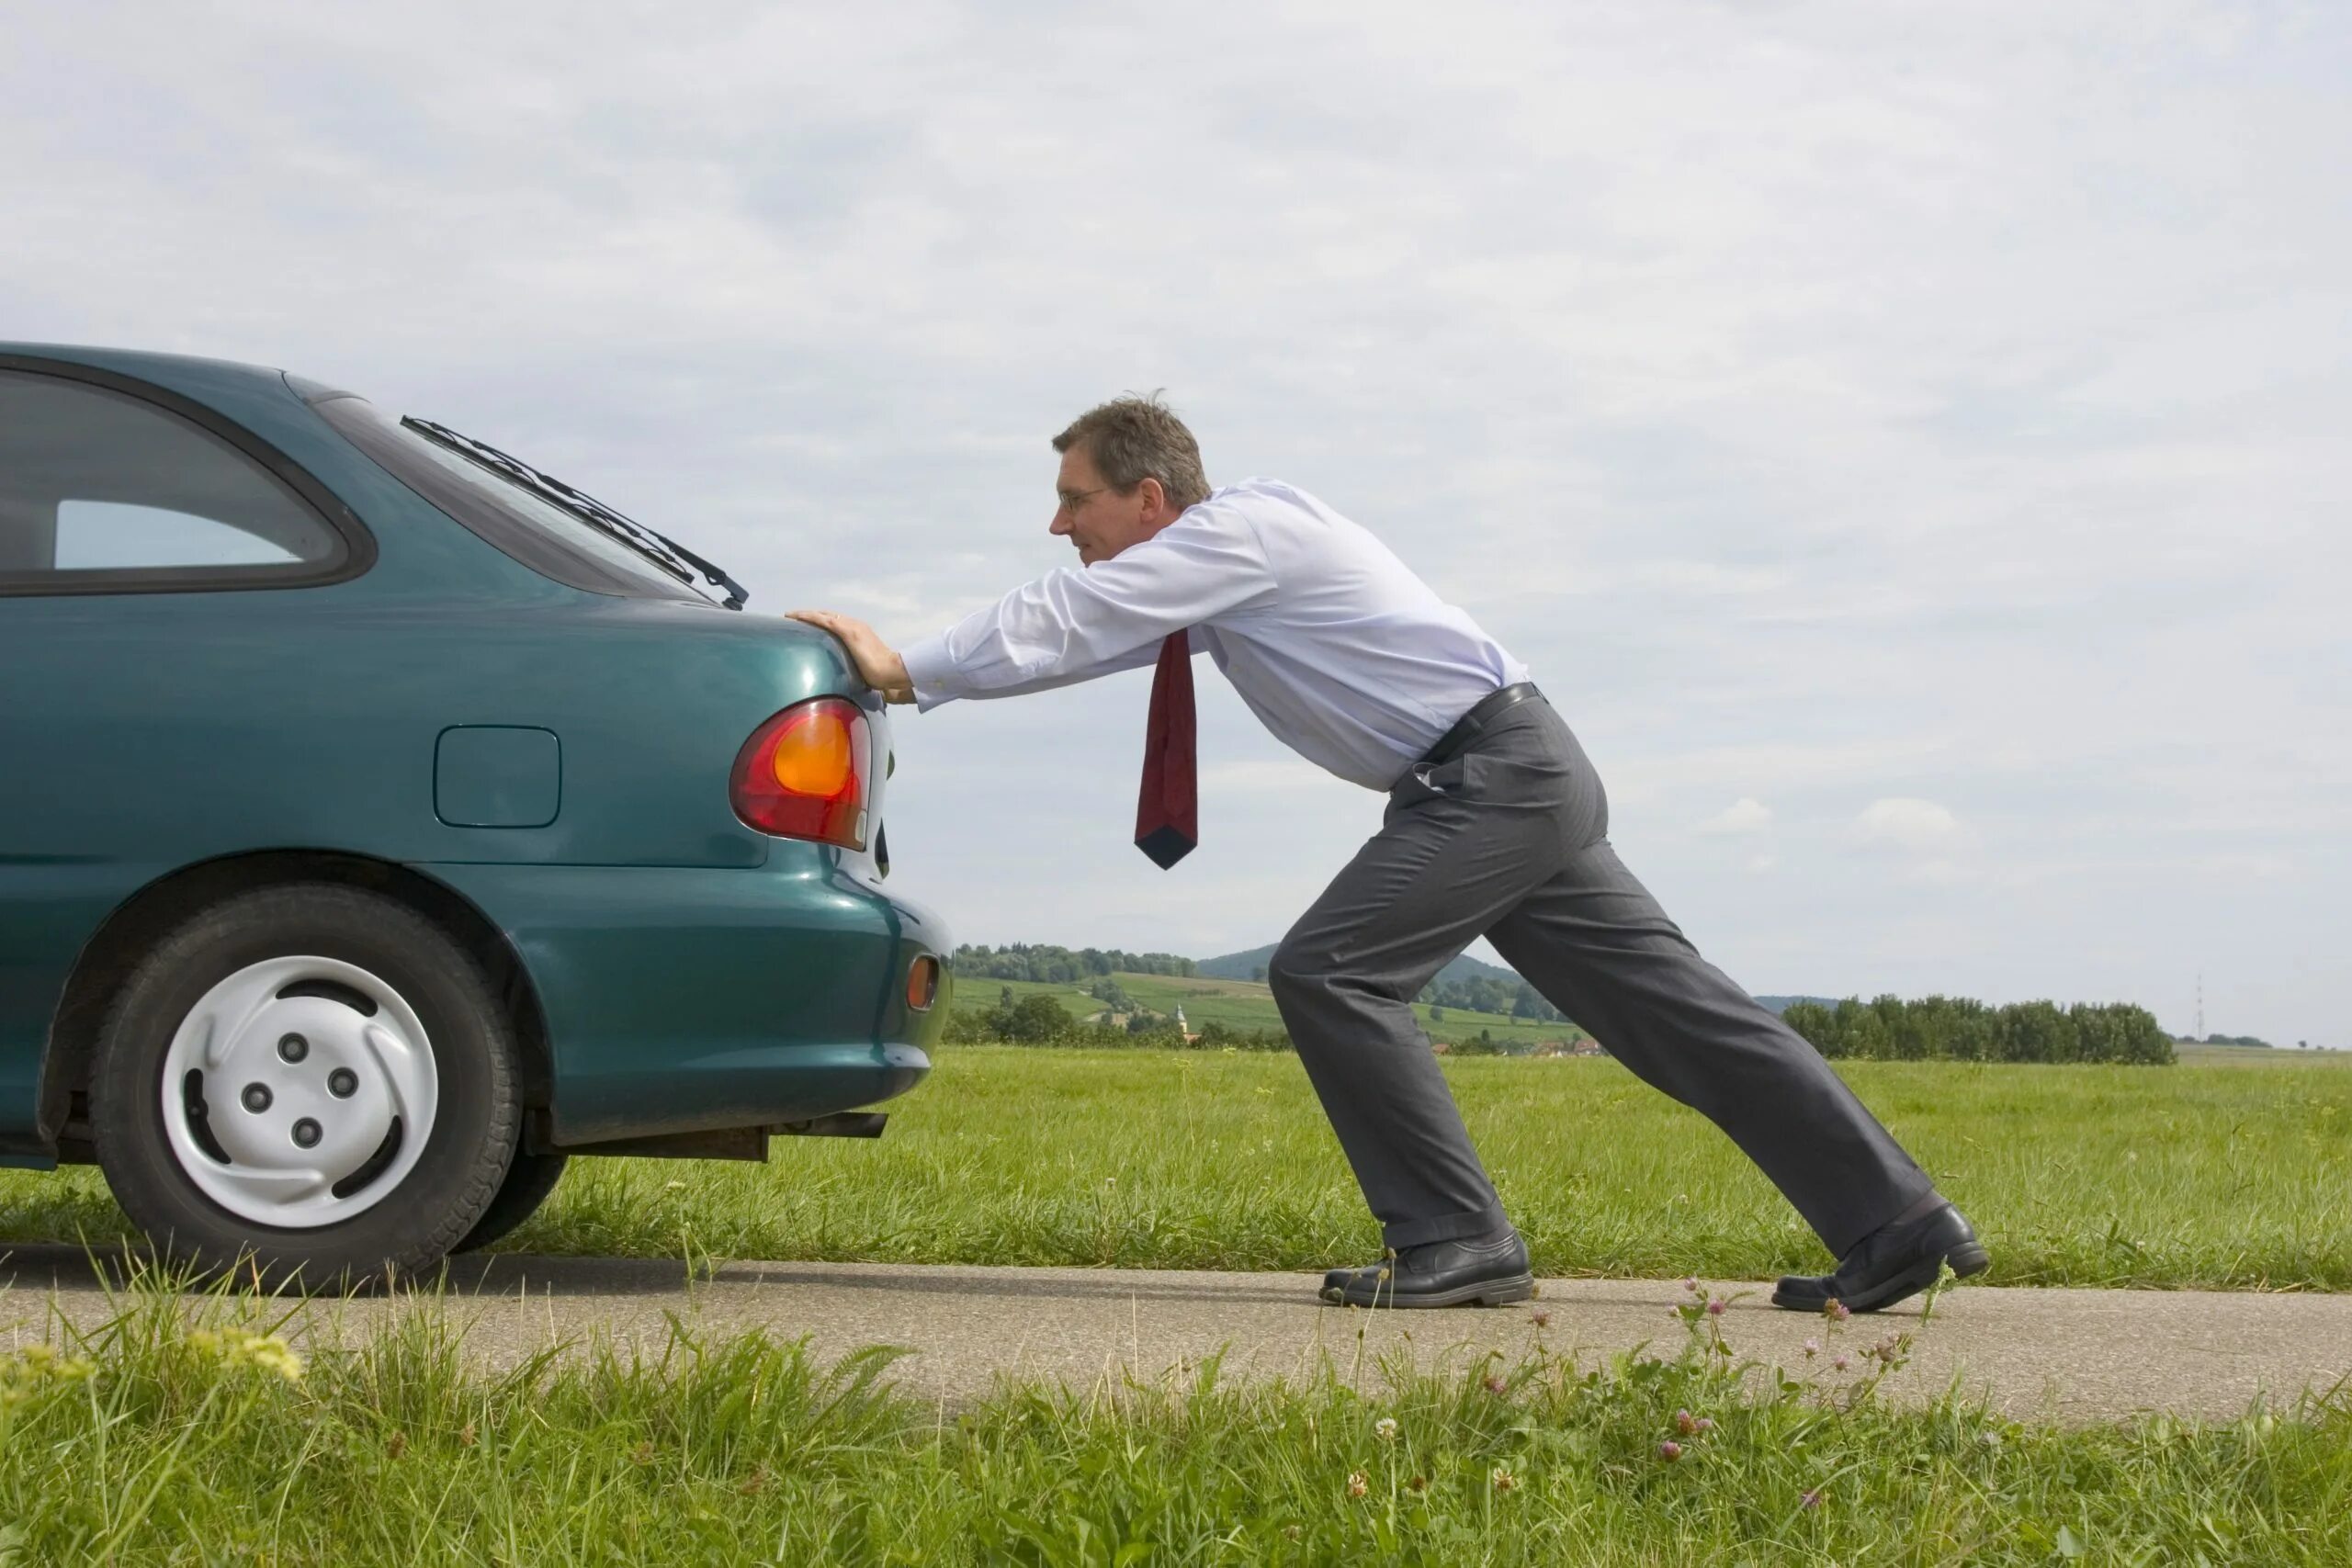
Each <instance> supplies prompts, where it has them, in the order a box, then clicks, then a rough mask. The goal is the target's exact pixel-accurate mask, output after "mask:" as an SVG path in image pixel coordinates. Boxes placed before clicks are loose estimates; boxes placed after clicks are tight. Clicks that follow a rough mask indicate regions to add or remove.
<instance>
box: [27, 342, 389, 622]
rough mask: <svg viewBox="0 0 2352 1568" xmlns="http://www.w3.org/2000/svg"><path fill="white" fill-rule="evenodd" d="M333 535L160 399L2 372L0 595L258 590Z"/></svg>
mask: <svg viewBox="0 0 2352 1568" xmlns="http://www.w3.org/2000/svg"><path fill="white" fill-rule="evenodd" d="M348 548H349V547H348V546H347V545H346V544H345V540H344V538H343V536H342V535H341V534H339V533H338V532H337V531H336V530H335V529H334V528H333V527H332V526H330V525H328V523H327V522H326V520H325V519H324V518H322V517H321V516H320V515H319V513H317V512H316V511H314V510H313V509H312V508H311V506H310V505H309V504H308V503H307V502H304V501H302V500H301V498H300V497H299V496H297V495H295V494H294V493H293V491H290V490H289V489H288V488H287V486H286V485H285V484H284V483H283V482H282V481H280V480H279V479H277V476H275V475H273V474H271V473H270V472H269V471H268V470H266V468H262V467H261V466H260V465H259V464H257V463H256V462H254V460H253V459H252V458H251V457H247V456H246V455H245V454H244V453H243V452H240V451H238V450H237V449H236V448H235V447H233V446H230V445H229V444H228V443H227V442H225V441H223V440H221V439H220V437H218V436H216V435H214V434H211V433H210V432H209V431H206V430H204V429H201V428H199V427H198V425H196V424H195V423H192V422H190V421H188V420H187V419H183V418H182V417H180V416H179V415H177V414H175V413H172V412H168V411H166V410H164V409H162V408H159V407H157V406H156V405H154V404H153V403H150V402H146V401H144V400H141V399H139V398H135V397H131V396H130V395H128V394H126V393H122V392H117V391H113V390H111V389H107V388H103V387H96V386H91V385H88V384H86V383H85V382H80V381H74V380H69V379H66V378H62V377H57V376H44V375H38V374H33V373H30V372H23V371H13V370H0V592H14V593H27V592H30V593H42V592H135V591H138V590H141V589H147V588H194V587H207V586H217V587H222V588H234V587H241V586H254V587H261V586H268V585H272V584H277V583H283V582H286V581H288V580H297V581H299V580H308V579H314V578H317V577H319V576H321V575H322V574H323V573H325V572H327V571H331V570H334V568H335V567H336V566H338V565H339V564H340V563H341V562H342V561H343V560H344V558H345V556H346V554H347V552H348Z"/></svg>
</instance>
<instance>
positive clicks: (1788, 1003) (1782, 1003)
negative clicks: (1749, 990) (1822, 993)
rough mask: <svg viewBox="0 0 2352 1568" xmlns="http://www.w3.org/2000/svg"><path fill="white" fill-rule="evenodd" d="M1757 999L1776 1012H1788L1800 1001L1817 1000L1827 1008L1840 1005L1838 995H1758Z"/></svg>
mask: <svg viewBox="0 0 2352 1568" xmlns="http://www.w3.org/2000/svg"><path fill="white" fill-rule="evenodd" d="M1756 999H1757V1000H1758V1001H1759V1002H1762V1003H1763V1004H1764V1005H1765V1006H1766V1007H1768V1008H1770V1009H1771V1010H1773V1011H1774V1012H1786V1011H1788V1010H1789V1009H1790V1008H1791V1007H1792V1005H1794V1004H1795V1003H1798V1002H1817V1003H1819V1004H1820V1005H1821V1006H1823V1007H1826V1008H1834V1007H1836V1006H1837V1005H1838V998H1836V997H1758V998H1756Z"/></svg>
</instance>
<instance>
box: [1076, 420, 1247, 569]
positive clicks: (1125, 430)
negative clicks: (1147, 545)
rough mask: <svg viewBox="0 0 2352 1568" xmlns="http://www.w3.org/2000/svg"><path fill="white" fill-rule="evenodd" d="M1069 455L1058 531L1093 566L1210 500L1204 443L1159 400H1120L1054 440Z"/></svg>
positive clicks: (1078, 421) (1080, 557)
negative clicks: (1202, 447) (1203, 460)
mask: <svg viewBox="0 0 2352 1568" xmlns="http://www.w3.org/2000/svg"><path fill="white" fill-rule="evenodd" d="M1054 450H1055V451H1057V452H1059V453H1060V454H1061V455H1062V468H1061V474H1060V476H1059V477H1058V478H1057V479H1056V480H1055V483H1054V489H1055V491H1056V494H1057V499H1058V502H1059V504H1058V505H1057V506H1056V507H1055V509H1054V523H1053V531H1054V532H1055V533H1057V534H1060V535H1066V536H1069V541H1070V542H1071V543H1072V544H1074V545H1076V546H1077V547H1078V558H1079V560H1080V563H1081V564H1083V565H1086V566H1092V565H1094V564H1095V563H1096V562H1097V561H1106V560H1109V559H1110V558H1112V557H1113V556H1115V555H1117V554H1118V553H1119V552H1120V551H1122V550H1124V549H1125V548H1126V547H1128V546H1130V545H1136V544H1140V543H1142V542H1143V541H1144V540H1146V539H1148V538H1150V537H1151V536H1153V535H1154V534H1157V533H1159V531H1160V530H1161V529H1162V528H1165V527H1167V526H1168V525H1170V523H1173V522H1175V521H1176V519H1177V518H1178V517H1180V516H1182V514H1183V512H1184V509H1185V508H1186V507H1188V506H1191V505H1193V504H1194V503H1195V502H1202V501H1205V500H1207V499H1208V493H1209V481H1208V477H1207V476H1206V475H1205V474H1204V473H1203V472H1202V471H1201V448H1200V445H1199V444H1198V443H1197V442H1195V441H1194V440H1193V433H1192V432H1191V431H1189V430H1187V429H1185V428H1184V422H1183V421H1182V420H1181V419H1178V418H1177V417H1176V416H1175V415H1174V414H1173V413H1171V412H1169V410H1168V407H1167V405H1166V404H1164V403H1162V402H1161V401H1160V400H1159V399H1158V398H1157V397H1149V398H1114V399H1113V400H1111V401H1109V402H1107V403H1104V404H1103V405H1102V406H1101V407H1100V408H1091V409H1089V410H1087V411H1086V412H1084V413H1082V414H1080V415H1079V416H1078V418H1076V419H1075V420H1072V421H1071V422H1070V426H1069V429H1068V430H1065V431H1063V432H1062V433H1061V434H1059V435H1057V436H1055V437H1054Z"/></svg>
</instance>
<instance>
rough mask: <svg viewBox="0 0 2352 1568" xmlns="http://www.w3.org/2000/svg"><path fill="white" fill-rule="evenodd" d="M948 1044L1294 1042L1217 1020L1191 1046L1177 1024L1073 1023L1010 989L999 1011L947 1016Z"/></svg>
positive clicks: (1252, 1045)
mask: <svg viewBox="0 0 2352 1568" xmlns="http://www.w3.org/2000/svg"><path fill="white" fill-rule="evenodd" d="M942 1038H944V1040H945V1041H946V1042H947V1043H950V1044H973V1045H977V1044H1005V1045H1098V1046H1099V1045H1144V1046H1158V1047H1160V1048H1162V1049H1168V1050H1182V1049H1185V1048H1187V1047H1189V1048H1191V1049H1193V1050H1196V1051H1221V1050H1223V1049H1225V1048H1226V1047H1227V1046H1231V1047H1232V1048H1234V1049H1235V1050H1237V1051H1287V1050H1290V1049H1291V1048H1292V1047H1291V1043H1290V1036H1289V1035H1288V1034H1285V1033H1283V1032H1282V1031H1281V1030H1279V1029H1236V1028H1234V1027H1232V1026H1231V1025H1230V1024H1226V1023H1220V1022H1218V1021H1215V1020H1212V1021H1209V1022H1207V1023H1204V1024H1203V1025H1201V1028H1200V1032H1199V1034H1198V1036H1197V1037H1196V1038H1194V1039H1193V1040H1189V1041H1188V1040H1186V1039H1185V1038H1184V1036H1183V1035H1182V1034H1181V1033H1179V1032H1177V1029H1176V1021H1175V1020H1174V1019H1172V1018H1169V1017H1166V1016H1164V1015H1163V1014H1159V1013H1155V1012H1148V1011H1144V1010H1136V1011H1135V1012H1134V1013H1132V1014H1131V1015H1130V1016H1129V1017H1128V1019H1127V1021H1126V1022H1125V1024H1124V1025H1121V1024H1114V1023H1095V1022H1090V1021H1087V1020H1085V1019H1080V1018H1073V1017H1071V1016H1070V1013H1069V1009H1067V1008H1065V1007H1063V1006H1062V1005H1061V1003H1059V1002H1058V1001H1056V1000H1055V999H1054V998H1051V997H1048V996H1038V995H1032V996H1026V997H1023V998H1019V999H1018V1000H1015V999H1014V998H1013V995H1012V987H1009V986H1008V987H1002V988H1001V990H1000V991H999V993H998V995H997V1002H996V1006H994V1007H992V1008H989V1010H987V1011H985V1012H977V1011H970V1010H958V1011H954V1012H950V1013H949V1014H948V1015H947V1024H946V1028H945V1030H944V1032H943V1035H942Z"/></svg>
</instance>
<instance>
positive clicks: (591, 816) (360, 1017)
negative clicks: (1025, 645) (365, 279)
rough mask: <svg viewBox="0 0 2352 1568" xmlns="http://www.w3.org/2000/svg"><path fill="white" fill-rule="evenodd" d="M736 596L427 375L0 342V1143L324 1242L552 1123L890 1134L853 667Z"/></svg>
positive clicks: (471, 1210) (149, 1203)
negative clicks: (516, 447)
mask: <svg viewBox="0 0 2352 1568" xmlns="http://www.w3.org/2000/svg"><path fill="white" fill-rule="evenodd" d="M743 599H744V595H743V592H742V591H741V588H739V587H737V586H736V585H735V584H734V583H733V581H731V580H730V579H729V578H728V576H727V575H726V573H725V572H724V571H722V570H719V569H718V568H717V567H714V566H712V565H710V563H708V562H707V561H705V560H703V559H702V558H700V557H698V556H695V555H694V554H693V553H692V552H691V551H689V550H687V549H685V548H684V547H682V546H680V545H678V544H676V543H675V542H674V541H673V540H671V539H669V538H667V537H666V536H662V535H660V534H657V533H655V532H653V531H652V530H650V529H648V528H645V527H643V526H641V525H638V524H636V523H634V522H632V521H630V520H629V519H628V518H627V517H624V516H622V515H621V514H619V513H616V512H614V511H613V510H612V509H611V508H609V507H605V506H604V505H602V504H600V503H599V502H595V501H594V500H593V499H592V498H590V497H588V496H587V495H585V494H583V493H582V492H581V491H577V490H574V489H572V488H571V487H570V486H568V485H566V484H564V483H562V482H561V481H560V480H558V479H553V478H551V477H549V476H548V475H546V474H544V473H541V472H539V471H538V470H537V469H535V468H530V467H529V466H528V465H527V464H525V463H523V462H521V461H519V460H517V459H515V458H514V457H509V456H507V455H506V454H505V453H503V452H501V451H499V450H497V449H495V448H493V447H491V446H487V445H485V444H483V443H481V442H478V441H474V440H470V439H469V438H468V437H466V436H464V435H460V434H458V433H457V432H455V431H452V430H449V429H447V427H445V426H443V425H440V424H436V423H433V422H431V421H429V420H423V419H416V418H401V417H399V416H397V415H395V414H392V413H390V412H387V411H385V410H382V409H379V408H378V407H377V406H376V405H375V404H373V403H370V402H368V400H365V399H363V398H360V397H356V396H354V395H353V394H351V393H348V392H341V391H336V390H334V389H330V388H326V387H322V386H318V385H314V384H311V383H309V382H305V381H303V380H300V379H298V378H291V377H288V376H287V375H285V374H283V373H281V372H279V371H276V370H269V369H263V368H257V367H250V366H243V365H232V364H224V363H219V362H214V361H207V360H198V359H189V358H181V357H174V356H168V355H150V354H134V353H120V352H114V351H110V350H97V349H81V348H59V347H45V346H40V345H31V344H0V1164H6V1165H15V1166H30V1167H34V1168H51V1167H54V1166H56V1165H59V1164H61V1163H77V1162H82V1163H86V1162H95V1163H96V1164H97V1165H98V1166H99V1168H101V1169H102V1170H103V1171H104V1172H105V1175H106V1179H107V1184H108V1186H109V1187H110V1188H111V1189H112V1190H113V1192H114V1194H115V1196H116V1198H117V1199H118V1200H119V1201H120V1203H121V1205H122V1207H123V1209H124V1210H125V1211H126V1213H128V1214H129V1215H130V1218H131V1220H132V1221H133V1222H134V1223H135V1224H137V1225H138V1226H139V1227H140V1228H141V1230H142V1231H143V1232H144V1233H145V1234H146V1235H147V1236H148V1237H150V1238H151V1240H152V1241H153V1244H154V1245H155V1246H156V1247H158V1248H161V1249H163V1250H164V1251H165V1252H166V1253H168V1254H169V1255H171V1256H173V1257H175V1258H179V1259H183V1260H186V1261H187V1262H190V1263H192V1264H194V1265H196V1266H198V1267H199V1268H204V1269H219V1268H222V1267H226V1266H228V1265H231V1264H232V1263H236V1264H239V1265H240V1267H241V1269H259V1270H260V1271H261V1273H262V1274H263V1275H265V1276H266V1277H268V1278H272V1279H278V1280H303V1281H310V1282H324V1281H330V1280H367V1279H373V1278H379V1277H381V1276H382V1275H383V1274H384V1273H385V1272H386V1270H387V1269H391V1270H397V1271H400V1272H406V1273H413V1272H415V1271H417V1270H419V1269H427V1268H429V1267H430V1266H431V1265H433V1264H434V1263H435V1261H436V1260H437V1259H439V1258H442V1257H443V1256H444V1255H445V1254H447V1253H448V1252H450V1251H453V1250H462V1249H465V1248H468V1247H479V1246H481V1245H483V1244H484V1243H486V1242H488V1241H490V1240H492V1238H494V1237H495V1236H497V1235H501V1234H503V1233H504V1232H505V1231H506V1230H508V1229H510V1228H511V1227H512V1226H514V1225H515V1224H518V1223H519V1222H520V1221H521V1220H522V1219H524V1218H525V1217H526V1215H528V1214H529V1213H531V1211H532V1210H533V1208H534V1207H535V1206H537V1203H538V1202H539V1201H540V1200H541V1199H543V1198H544V1197H545V1196H546V1195H547V1194H548V1191H549V1190H551V1189H552V1188H553V1187H554V1185H555V1181H556V1179H557V1177H558V1176H559V1175H560V1172H561V1171H562V1169H563V1168H564V1165H565V1162H566V1161H567V1160H568V1159H570V1158H571V1156H593V1155H652V1156H685V1157H712V1158H730V1157H731V1158H760V1157H763V1156H764V1155H765V1153H766V1150H767V1145H768V1140H769V1139H770V1138H771V1137H772V1136H774V1135H776V1134H842V1135H867V1136H871V1135H874V1134H877V1133H878V1132H879V1131H880V1127H881V1123H882V1117H881V1115H880V1114H879V1113H876V1112H872V1111H867V1110H866V1109H865V1108H866V1107H870V1106H872V1105H874V1104H876V1103H877V1102H879V1101H882V1100H888V1099H889V1098H890V1097H892V1096H894V1095H897V1094H899V1093H902V1092H904V1091H905V1090H907V1089H910V1088H912V1087H913V1086H914V1085H915V1084H916V1083H917V1082H918V1081H920V1080H921V1079H922V1077H923V1075H924V1074H925V1073H926V1072H927V1071H929V1069H930V1056H929V1055H928V1053H929V1051H930V1049H931V1048H932V1046H933V1043H934V1042H935V1041H936V1039H937V1036H938V1033H939V1030H940V1026H941V1022H942V1021H943V1019H944V1014H945V1011H946V1001H947V994H948V987H949V976H948V974H947V971H946V964H945V955H946V954H947V953H949V952H950V948H949V945H948V940H947V935H946V932H945V931H944V929H943V928H942V926H941V924H940V922H939V920H938V919H936V918H935V917H934V916H933V915H932V914H931V913H929V912H928V911H926V910H925V909H923V908H922V907H921V906H920V905H918V904H915V903H912V902H910V901H909V900H907V899H905V898H902V897H899V896H897V894H896V893H895V892H894V891H885V879H886V878H887V877H888V874H889V859H888V845H887V843H886V840H885V836H884V832H883V826H882V807H883V794H884V787H885V780H886V779H887V778H888V774H889V773H890V772H891V768H892V761H893V759H892V757H891V754H890V744H889V730H888V722H887V720H886V717H885V714H884V710H883V705H882V702H881V699H880V697H879V695H878V694H876V693H875V692H874V691H873V690H872V689H870V688H868V687H867V686H866V685H865V683H864V682H861V681H860V680H859V679H858V677H857V675H856V673H855V671H854V669H853V667H852V666H851V664H850V662H849V660H848V658H847V655H846V653H845V651H844V650H843V649H842V647H841V646H840V645H839V644H838V643H837V642H835V641H834V640H833V639H832V638H831V637H829V636H828V635H826V634H824V633H822V632H819V631H817V630H816V629H815V628H813V627H810V626H804V625H802V624H801V623H799V622H797V621H792V620H788V619H785V618H782V617H770V616H763V615H753V614H750V613H747V612H745V611H744V609H743V607H742V606H743Z"/></svg>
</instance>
